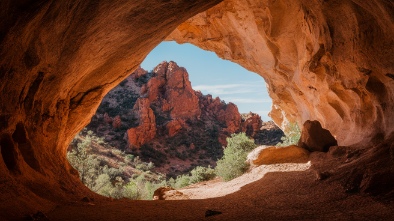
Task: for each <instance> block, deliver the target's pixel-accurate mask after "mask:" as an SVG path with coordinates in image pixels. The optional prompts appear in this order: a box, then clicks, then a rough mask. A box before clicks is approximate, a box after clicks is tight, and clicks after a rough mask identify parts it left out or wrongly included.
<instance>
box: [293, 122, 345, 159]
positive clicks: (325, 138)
mask: <svg viewBox="0 0 394 221" xmlns="http://www.w3.org/2000/svg"><path fill="white" fill-rule="evenodd" d="M337 145H338V143H337V140H336V139H335V137H333V136H332V135H331V133H330V131H328V130H326V129H324V128H322V127H321V124H320V122H319V121H309V120H307V121H305V123H304V125H303V126H302V132H301V137H300V140H299V141H298V146H300V147H302V148H304V149H307V150H309V151H322V152H327V151H328V150H329V148H330V147H331V146H337Z"/></svg>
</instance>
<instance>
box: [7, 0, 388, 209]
mask: <svg viewBox="0 0 394 221" xmlns="http://www.w3.org/2000/svg"><path fill="white" fill-rule="evenodd" d="M219 2H221V1H220V0H210V1H207V0H194V1H187V0H167V1H159V0H151V1H146V0H145V1H127V0H117V1H110V0H84V1H82V0H75V1H73V2H69V1H54V0H47V1H45V0H40V1H32V0H19V1H11V0H4V1H1V2H0V8H1V9H2V10H1V11H0V93H1V96H0V111H1V112H0V146H1V147H0V148H1V158H0V181H1V182H0V189H1V190H0V195H1V197H0V200H1V201H0V202H1V211H0V212H4V211H6V210H7V211H8V212H9V211H16V210H18V209H19V211H24V210H28V209H29V208H31V209H37V208H40V207H46V206H47V205H52V204H51V202H61V201H63V200H72V199H80V197H81V196H85V195H89V194H92V193H90V192H89V191H88V190H87V188H85V187H83V185H82V184H81V183H80V181H79V179H78V174H77V173H76V171H75V170H73V169H72V168H71V167H70V165H69V164H68V162H67V160H66V158H65V155H66V149H67V145H68V144H69V142H70V141H71V139H72V138H73V137H74V135H75V134H76V133H77V132H78V131H79V130H81V129H82V128H83V127H84V126H85V125H86V124H87V123H88V122H89V121H90V118H91V116H92V115H93V114H94V112H95V110H96V108H97V106H98V105H99V103H100V101H101V99H102V97H103V96H104V95H105V93H107V92H108V91H109V90H110V89H111V88H113V87H114V86H116V85H117V84H118V83H119V82H121V81H122V80H123V79H124V78H125V77H126V76H127V74H129V73H131V71H133V70H134V69H136V68H137V67H138V65H139V64H140V63H141V62H142V60H143V58H144V57H145V56H146V55H147V54H148V53H149V52H150V51H151V50H152V49H153V48H154V47H155V46H156V45H157V44H159V43H160V42H161V41H162V40H164V39H165V38H166V36H168V35H170V34H171V32H172V31H173V30H174V29H175V28H177V27H178V28H177V29H176V30H175V31H174V32H173V33H172V34H171V35H170V37H168V38H167V39H168V40H171V39H174V40H177V41H178V42H191V43H193V44H195V45H197V46H199V47H201V48H203V49H207V50H212V51H215V52H216V53H217V54H218V55H219V56H221V57H223V58H225V59H228V60H232V61H234V62H237V63H239V64H241V65H242V66H244V67H246V68H247V69H249V70H251V71H255V72H256V73H259V74H260V75H261V76H263V77H264V78H265V80H266V82H267V84H268V86H269V92H270V95H271V97H272V98H273V102H274V103H273V110H272V112H271V116H272V117H273V118H274V120H275V121H276V122H277V123H278V124H280V125H285V122H287V121H297V122H298V123H302V122H303V121H304V120H307V119H311V120H319V121H320V122H321V123H322V125H323V126H324V127H326V128H328V129H330V130H331V132H332V133H333V134H334V135H336V136H337V139H338V140H339V143H340V144H341V145H347V144H353V143H357V142H361V141H364V140H368V139H372V137H374V136H375V135H377V137H379V138H380V139H381V140H383V139H384V137H385V136H386V135H387V134H389V133H391V132H392V131H393V125H394V122H393V121H394V118H392V117H391V113H392V112H393V101H392V99H393V88H394V67H393V60H392V57H393V54H394V53H393V50H394V47H393V37H392V36H394V35H393V32H394V25H393V20H394V18H393V17H394V13H393V11H394V10H393V8H394V6H393V3H392V2H391V1H388V0H371V1H362V0H352V1H351V0H343V1H339V0H329V1H321V0H314V1H307V0H298V1H296V0H295V1H285V0H275V1H274V0H272V1H268V0H250V1H246V0H237V1H235V0H226V1H224V2H223V3H221V4H219V5H217V6H216V7H213V6H214V5H216V4H217V3H219ZM211 7H213V8H211ZM208 8H211V9H209V10H207V9H208ZM203 11H205V12H203ZM199 12H203V13H201V14H198V15H196V14H197V13H199ZM194 15H196V16H195V17H193V16H194ZM191 17H193V18H191ZM189 18H191V19H190V20H187V19H189ZM186 20H187V21H186ZM182 22H184V23H182ZM375 137H376V136H375ZM0 215H1V214H0Z"/></svg>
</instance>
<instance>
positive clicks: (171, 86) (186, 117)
mask: <svg viewBox="0 0 394 221" xmlns="http://www.w3.org/2000/svg"><path fill="white" fill-rule="evenodd" d="M115 118H117V119H118V124H117V127H115V126H114V122H115V121H114V119H115ZM119 121H120V125H119ZM262 124H263V122H262V120H261V118H260V116H259V115H257V114H254V113H249V114H244V115H242V116H241V114H240V113H239V111H238V108H237V106H236V105H235V104H233V103H225V102H224V101H222V100H220V98H218V97H216V98H213V97H212V96H211V95H203V94H202V93H201V92H200V91H194V90H193V89H192V87H191V83H190V81H189V75H188V73H187V71H186V69H185V68H183V67H179V66H178V65H177V64H176V63H175V62H172V61H171V62H162V63H160V64H159V65H157V66H156V67H155V68H154V69H153V71H151V72H148V71H145V70H143V69H141V68H139V69H137V70H136V71H135V72H134V73H133V74H131V75H130V76H129V77H128V78H127V79H126V80H125V81H123V82H122V83H121V84H120V85H119V86H118V87H116V88H115V89H114V90H112V91H111V92H110V93H109V94H108V95H107V96H106V97H105V98H104V99H103V102H102V104H101V105H100V107H99V108H98V111H97V113H96V115H95V116H94V117H93V119H92V121H91V123H90V124H89V125H88V128H89V129H90V130H93V131H95V132H96V133H97V134H98V135H99V136H103V137H105V140H106V141H107V142H108V143H110V144H111V145H113V146H116V147H118V148H119V149H123V150H124V151H129V152H132V153H133V154H136V155H139V156H140V157H141V158H142V159H144V160H147V161H152V162H154V163H155V165H156V166H158V168H159V170H160V168H161V169H162V171H160V172H165V173H168V172H169V171H170V174H171V173H172V174H178V173H180V172H185V171H187V170H189V169H190V168H192V167H195V166H196V165H205V166H207V165H214V162H215V161H216V160H217V159H218V158H220V157H221V156H222V154H223V149H222V147H223V146H226V138H227V137H229V136H230V135H231V134H233V133H238V132H246V133H247V135H248V136H250V137H253V138H254V139H255V140H256V142H257V143H260V144H261V143H264V144H276V143H277V142H279V141H280V137H281V136H283V133H282V132H281V131H280V130H279V128H277V127H274V129H273V130H272V132H269V130H261V127H262ZM169 165H172V166H171V167H170V166H169Z"/></svg>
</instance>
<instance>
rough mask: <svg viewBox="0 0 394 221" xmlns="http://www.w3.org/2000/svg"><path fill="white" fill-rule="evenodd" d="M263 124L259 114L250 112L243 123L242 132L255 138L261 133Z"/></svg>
mask: <svg viewBox="0 0 394 221" xmlns="http://www.w3.org/2000/svg"><path fill="white" fill-rule="evenodd" d="M262 124H263V121H262V120H261V117H260V116H259V115H258V114H255V113H252V112H250V113H249V114H247V115H246V116H245V119H244V121H243V122H242V131H243V132H245V133H246V135H248V136H250V137H254V136H255V135H256V134H257V133H258V132H259V131H260V128H261V126H262Z"/></svg>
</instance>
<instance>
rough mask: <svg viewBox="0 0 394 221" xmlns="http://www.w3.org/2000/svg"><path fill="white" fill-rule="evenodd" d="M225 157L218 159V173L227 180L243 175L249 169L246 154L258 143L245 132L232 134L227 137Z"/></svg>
mask: <svg viewBox="0 0 394 221" xmlns="http://www.w3.org/2000/svg"><path fill="white" fill-rule="evenodd" d="M226 140H227V147H226V148H225V149H224V155H223V157H222V158H221V159H220V160H218V161H217V165H216V168H215V170H216V174H217V175H218V176H220V177H222V178H223V179H224V180H225V181H229V180H232V179H234V178H236V177H239V176H241V175H242V174H243V173H244V172H245V171H246V170H247V169H248V164H247V163H246V162H245V161H246V156H247V155H248V153H249V152H250V151H252V150H253V149H254V148H255V147H256V144H255V143H254V141H253V140H252V139H250V138H248V137H247V136H246V134H245V133H239V134H232V135H231V137H229V138H227V139H226Z"/></svg>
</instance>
